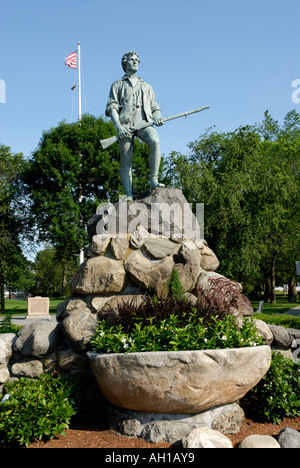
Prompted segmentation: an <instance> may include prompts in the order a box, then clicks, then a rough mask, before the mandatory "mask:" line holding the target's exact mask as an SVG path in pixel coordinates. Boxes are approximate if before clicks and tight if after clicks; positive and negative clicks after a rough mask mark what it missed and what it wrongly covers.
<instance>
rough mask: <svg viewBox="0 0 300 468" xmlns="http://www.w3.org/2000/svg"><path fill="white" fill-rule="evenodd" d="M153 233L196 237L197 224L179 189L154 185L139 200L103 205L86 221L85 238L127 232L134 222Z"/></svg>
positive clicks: (130, 231) (173, 237) (134, 226)
mask: <svg viewBox="0 0 300 468" xmlns="http://www.w3.org/2000/svg"><path fill="white" fill-rule="evenodd" d="M139 225H140V226H143V227H144V228H145V229H146V231H148V232H151V233H152V234H154V235H160V236H161V237H165V238H172V239H173V240H175V239H196V238H200V232H199V230H200V227H199V224H198V221H197V219H196V216H195V215H194V214H193V212H192V210H191V208H190V205H189V204H188V202H187V200H186V198H185V197H184V195H183V193H182V191H181V190H179V189H173V188H157V189H155V190H152V191H151V192H149V193H148V194H146V196H145V197H144V198H142V199H140V200H134V201H130V202H120V203H115V204H114V205H107V206H103V208H101V209H100V210H99V212H98V213H97V214H96V215H94V216H93V217H92V218H91V219H90V220H89V221H88V223H87V229H88V235H89V240H90V242H92V239H93V236H94V235H96V234H98V235H99V234H109V235H110V234H112V235H118V234H122V233H124V234H126V233H129V234H131V233H132V232H134V231H135V230H136V229H137V227H138V226H139Z"/></svg>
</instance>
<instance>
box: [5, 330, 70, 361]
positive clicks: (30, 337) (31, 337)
mask: <svg viewBox="0 0 300 468" xmlns="http://www.w3.org/2000/svg"><path fill="white" fill-rule="evenodd" d="M60 336H61V329H60V324H57V323H54V322H46V321H45V322H34V323H31V324H28V325H24V327H22V328H21V330H20V331H19V333H18V336H17V339H16V340H15V341H14V344H13V349H14V351H15V352H16V353H19V354H21V355H23V356H34V357H38V358H39V357H43V356H45V355H47V354H50V353H52V351H54V350H55V348H56V345H57V343H58V341H59V338H60Z"/></svg>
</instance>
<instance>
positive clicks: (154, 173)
mask: <svg viewBox="0 0 300 468" xmlns="http://www.w3.org/2000/svg"><path fill="white" fill-rule="evenodd" d="M160 160H161V156H160V148H159V147H158V148H157V147H156V148H155V149H154V151H151V148H150V155H149V168H150V177H151V179H150V181H151V188H152V189H154V188H155V187H165V185H164V184H161V183H160V182H159V181H158V172H159V166H160Z"/></svg>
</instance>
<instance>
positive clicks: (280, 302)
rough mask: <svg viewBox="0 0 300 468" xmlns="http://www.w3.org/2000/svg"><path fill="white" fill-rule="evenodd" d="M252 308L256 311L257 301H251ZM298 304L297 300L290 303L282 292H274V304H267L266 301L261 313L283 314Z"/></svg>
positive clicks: (299, 303)
mask: <svg viewBox="0 0 300 468" xmlns="http://www.w3.org/2000/svg"><path fill="white" fill-rule="evenodd" d="M251 304H252V307H253V309H254V310H255V311H256V310H257V309H258V304H259V301H251ZM298 305H300V302H299V300H298V302H297V303H291V302H289V301H288V296H287V295H286V296H284V295H283V294H282V293H277V294H276V304H268V303H267V302H265V303H264V308H263V313H264V314H267V315H273V314H283V313H284V312H287V311H288V310H290V309H293V308H294V307H296V306H298Z"/></svg>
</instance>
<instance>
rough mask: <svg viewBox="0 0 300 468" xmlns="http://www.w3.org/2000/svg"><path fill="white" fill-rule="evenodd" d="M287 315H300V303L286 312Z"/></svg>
mask: <svg viewBox="0 0 300 468" xmlns="http://www.w3.org/2000/svg"><path fill="white" fill-rule="evenodd" d="M285 313H286V314H287V315H293V316H294V317H300V305H298V306H296V307H294V308H293V309H290V310H288V311H287V312H285Z"/></svg>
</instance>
